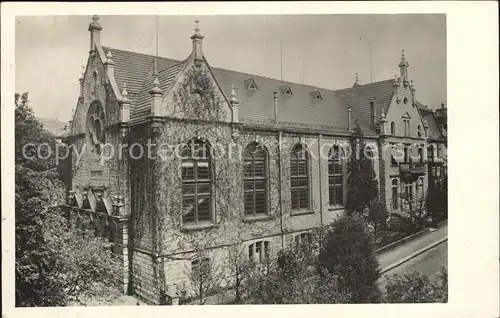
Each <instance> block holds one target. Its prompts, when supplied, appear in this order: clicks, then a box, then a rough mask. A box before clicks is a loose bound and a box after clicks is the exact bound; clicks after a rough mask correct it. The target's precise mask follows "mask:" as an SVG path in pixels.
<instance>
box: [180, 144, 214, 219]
mask: <svg viewBox="0 0 500 318" xmlns="http://www.w3.org/2000/svg"><path fill="white" fill-rule="evenodd" d="M181 166H182V211H183V214H182V222H183V223H194V224H197V223H200V222H210V221H212V187H211V184H212V172H211V164H210V149H209V147H208V145H207V144H206V143H205V142H203V141H201V140H199V139H192V140H191V141H190V142H189V143H188V144H187V145H186V147H185V148H184V149H183V151H182V164H181Z"/></svg>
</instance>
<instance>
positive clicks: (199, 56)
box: [191, 19, 205, 66]
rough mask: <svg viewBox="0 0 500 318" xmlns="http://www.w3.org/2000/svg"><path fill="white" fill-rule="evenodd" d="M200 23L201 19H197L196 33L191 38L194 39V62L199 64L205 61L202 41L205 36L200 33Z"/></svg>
mask: <svg viewBox="0 0 500 318" xmlns="http://www.w3.org/2000/svg"><path fill="white" fill-rule="evenodd" d="M199 23H200V21H199V20H198V19H196V21H195V24H196V26H195V28H194V34H193V35H192V36H191V40H193V54H194V62H195V64H196V65H197V66H199V65H201V63H202V62H203V51H202V43H203V39H204V38H205V37H204V36H203V35H201V34H200V27H199Z"/></svg>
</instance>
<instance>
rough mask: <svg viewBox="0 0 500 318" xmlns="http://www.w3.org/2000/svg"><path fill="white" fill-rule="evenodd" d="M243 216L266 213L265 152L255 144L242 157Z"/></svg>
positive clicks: (249, 146) (248, 147)
mask: <svg viewBox="0 0 500 318" xmlns="http://www.w3.org/2000/svg"><path fill="white" fill-rule="evenodd" d="M243 161H244V163H243V164H244V166H243V174H244V191H245V215H248V216H256V215H262V214H266V213H267V152H266V150H265V149H264V148H263V147H262V146H261V145H259V144H258V143H256V142H253V143H251V144H250V145H248V146H247V148H246V149H245V152H244V155H243Z"/></svg>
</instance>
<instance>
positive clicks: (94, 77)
mask: <svg viewBox="0 0 500 318" xmlns="http://www.w3.org/2000/svg"><path fill="white" fill-rule="evenodd" d="M97 80H98V77H97V71H94V73H93V74H92V97H93V98H96V97H97V83H98V81H97Z"/></svg>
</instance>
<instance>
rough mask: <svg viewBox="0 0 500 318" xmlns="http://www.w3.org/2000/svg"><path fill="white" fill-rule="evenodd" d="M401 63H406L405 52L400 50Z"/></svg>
mask: <svg viewBox="0 0 500 318" xmlns="http://www.w3.org/2000/svg"><path fill="white" fill-rule="evenodd" d="M401 62H403V63H404V62H406V57H405V50H401Z"/></svg>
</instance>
